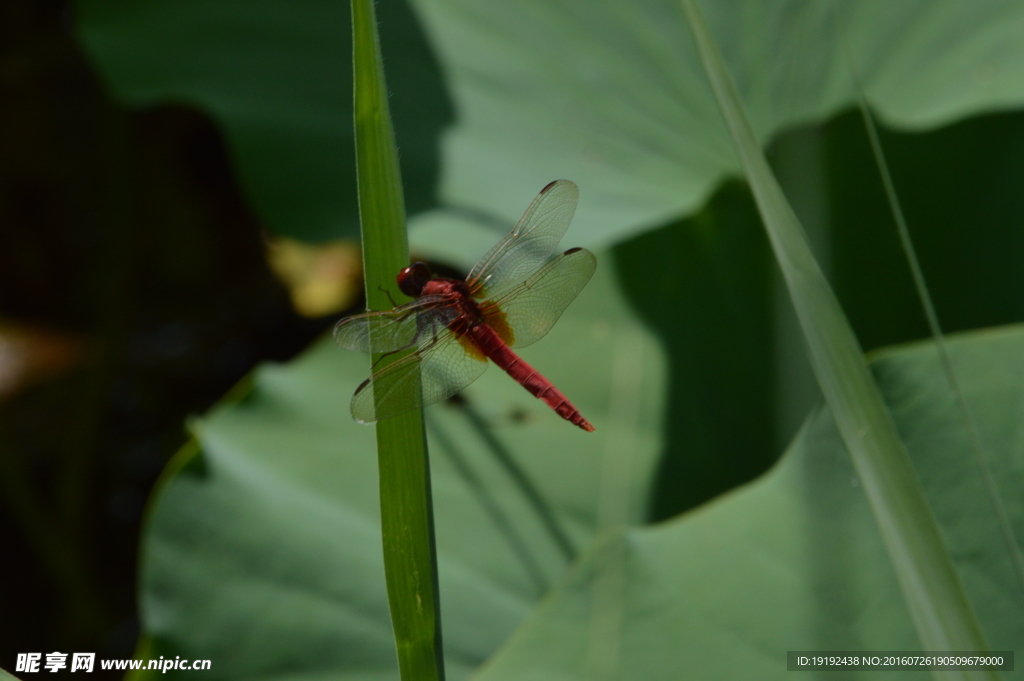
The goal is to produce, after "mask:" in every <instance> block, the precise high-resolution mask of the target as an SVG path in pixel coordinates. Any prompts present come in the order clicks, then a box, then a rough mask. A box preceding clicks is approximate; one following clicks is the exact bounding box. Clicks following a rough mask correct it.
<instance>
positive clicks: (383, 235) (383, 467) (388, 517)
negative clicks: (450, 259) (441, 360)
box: [352, 0, 444, 681]
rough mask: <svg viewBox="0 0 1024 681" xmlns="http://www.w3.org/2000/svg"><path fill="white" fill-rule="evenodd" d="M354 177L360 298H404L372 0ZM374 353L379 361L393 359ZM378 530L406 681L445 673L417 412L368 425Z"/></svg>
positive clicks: (362, 35)
mask: <svg viewBox="0 0 1024 681" xmlns="http://www.w3.org/2000/svg"><path fill="white" fill-rule="evenodd" d="M352 48H353V53H352V63H353V72H354V73H353V76H354V112H355V139H356V178H357V181H358V185H359V219H360V225H361V230H362V243H363V271H364V272H365V277H366V300H367V303H368V305H369V307H370V309H372V310H384V309H389V308H390V307H391V301H392V300H396V301H400V300H405V299H407V298H406V297H405V296H403V295H402V293H401V292H400V291H398V288H397V285H396V283H395V278H394V277H395V275H396V274H397V273H398V271H399V270H400V269H401V268H403V267H405V266H406V265H407V264H408V263H409V244H408V239H407V235H406V229H405V204H404V201H403V197H402V180H401V175H400V172H399V165H398V149H397V147H396V145H395V135H394V129H393V128H392V125H391V114H390V111H389V109H388V90H387V83H386V81H385V78H384V65H383V60H382V59H381V52H380V39H379V37H378V35H377V19H376V16H375V14H374V7H373V2H372V0H352ZM401 357H402V354H401V353H398V354H394V355H391V356H388V357H381V356H379V355H374V357H373V359H374V362H375V363H376V364H375V366H377V367H378V368H380V367H383V366H386V365H387V364H388V363H390V362H393V361H397V360H398V359H401ZM376 429H377V460H378V466H379V475H380V509H381V538H382V540H383V544H384V574H385V578H386V581H387V589H388V603H389V605H390V608H391V624H392V627H393V629H394V632H395V644H396V647H397V651H398V666H399V670H400V672H401V677H402V679H403V680H405V681H412V680H414V679H415V681H433V680H441V679H444V659H443V654H442V646H441V613H440V599H439V595H438V580H437V557H436V553H435V543H434V521H433V512H432V504H431V492H430V466H429V463H428V459H427V444H426V434H425V431H424V428H423V412H422V410H414V411H411V412H407V413H405V414H401V415H399V416H396V417H393V418H390V419H385V420H384V421H380V422H378V423H377V424H376Z"/></svg>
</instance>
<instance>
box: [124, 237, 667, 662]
mask: <svg viewBox="0 0 1024 681" xmlns="http://www.w3.org/2000/svg"><path fill="white" fill-rule="evenodd" d="M599 259H600V262H601V264H600V266H599V268H598V272H597V274H596V275H595V276H594V278H593V280H592V281H591V282H590V284H589V285H588V286H587V288H585V289H584V291H583V292H582V293H581V294H580V296H579V298H578V299H577V300H576V301H575V302H574V303H573V304H572V305H571V306H570V307H569V309H568V310H567V311H566V313H565V314H564V315H563V317H562V319H561V320H560V321H559V323H558V324H557V325H556V326H555V328H554V329H553V330H552V331H551V333H550V334H549V335H548V336H547V337H546V338H545V339H544V340H542V341H540V342H539V343H537V344H536V345H533V346H531V347H529V348H527V349H526V350H525V351H524V352H523V357H524V358H525V359H526V360H527V361H529V362H530V363H531V364H532V365H534V366H535V367H537V368H538V369H539V370H540V371H543V372H544V374H545V375H546V376H547V377H548V378H550V379H551V380H552V381H553V382H554V383H555V384H556V385H558V386H559V388H560V389H561V390H563V391H564V392H565V393H566V394H567V395H568V396H569V397H570V398H571V399H572V400H573V402H574V403H575V404H576V405H577V406H578V407H579V408H580V410H581V411H582V412H583V413H584V414H585V415H586V416H587V418H588V419H589V420H591V421H592V422H593V423H594V424H595V426H596V427H597V432H596V433H585V432H583V431H582V430H580V429H579V428H575V427H572V426H571V425H569V424H566V423H565V422H564V421H563V420H562V419H561V418H559V417H558V416H556V415H555V414H554V413H553V412H552V411H551V410H550V409H549V408H548V407H546V406H545V405H544V404H543V403H541V402H540V401H539V400H536V399H534V398H533V397H532V396H531V395H529V393H527V392H526V391H525V390H523V388H522V387H520V386H519V385H517V384H516V383H514V382H513V381H512V380H511V379H509V378H508V376H506V375H505V374H504V373H503V372H501V371H499V370H497V369H495V368H494V367H491V369H490V370H489V371H488V372H486V373H485V374H484V375H483V377H482V378H481V379H479V380H478V381H477V382H476V383H474V384H473V385H472V386H470V388H469V389H468V390H467V391H466V396H467V399H468V400H470V401H471V403H472V404H473V405H475V408H476V409H477V411H478V412H480V413H481V415H482V416H483V418H484V419H485V420H486V421H488V422H489V423H491V424H492V427H493V432H494V434H495V435H496V436H497V438H499V440H500V441H501V442H502V443H504V445H505V446H506V447H507V448H508V449H509V450H510V451H511V453H512V455H513V456H514V457H515V458H516V459H517V460H518V461H519V462H520V464H521V465H522V466H523V467H524V468H525V470H526V471H527V472H528V474H529V475H530V476H531V478H532V479H533V481H534V483H535V484H536V485H537V487H538V488H539V490H540V492H541V494H542V495H543V496H544V497H545V499H547V500H548V502H549V503H550V504H551V506H552V507H553V508H554V510H555V514H556V517H557V519H558V522H559V523H560V525H561V526H562V528H564V530H565V532H566V533H567V535H568V536H569V538H570V540H571V541H572V543H573V544H574V545H575V546H576V547H579V548H582V547H584V546H586V545H587V544H588V543H589V542H590V541H591V540H592V538H593V537H594V536H595V533H596V531H597V524H598V515H599V512H600V511H599V507H600V508H605V509H607V508H608V505H609V504H608V503H607V502H608V500H609V498H610V499H612V501H613V502H615V503H621V502H622V501H623V500H625V502H626V503H625V505H624V506H622V508H625V511H623V513H622V515H621V516H618V517H616V515H615V514H614V513H611V514H609V513H607V512H600V513H601V514H602V515H601V517H602V521H601V522H602V523H605V524H607V523H608V522H619V523H622V522H638V521H640V520H641V519H642V517H643V514H644V508H645V506H646V499H645V498H644V493H645V491H646V490H647V489H648V488H649V486H650V478H651V475H652V470H653V467H654V461H655V460H656V458H657V456H658V454H659V453H660V449H661V444H662V442H661V438H660V436H659V433H660V431H661V418H662V414H661V410H662V403H663V394H664V390H665V386H664V378H663V374H664V366H665V363H664V359H663V358H662V356H661V354H660V350H659V348H658V346H657V344H656V343H655V342H654V341H653V339H652V338H651V336H650V335H649V334H648V333H647V332H646V331H645V330H644V329H643V328H642V327H641V326H640V325H639V324H638V323H637V321H636V320H635V318H634V317H633V316H632V314H631V313H630V312H628V310H627V309H626V306H625V304H624V301H623V300H622V298H621V296H620V295H619V294H618V292H617V290H616V287H615V283H614V277H613V274H612V269H613V268H611V267H610V265H609V264H608V262H607V260H608V259H607V257H606V256H599ZM366 371H367V369H366V359H365V357H362V356H360V355H358V354H357V353H351V352H346V351H343V350H341V349H339V348H337V347H335V346H334V345H333V343H331V342H330V341H329V340H327V339H325V340H324V341H323V342H321V343H318V344H317V345H315V346H314V347H313V348H312V349H311V350H310V351H308V352H307V353H306V354H305V355H304V356H302V357H301V358H299V359H297V360H295V361H294V362H292V363H290V364H288V365H285V366H272V365H271V366H264V367H262V368H261V369H260V370H259V371H258V372H257V373H256V375H255V378H254V382H253V385H254V387H253V390H252V392H251V393H250V394H249V396H248V397H246V398H245V399H244V400H242V401H241V402H239V403H237V404H235V405H227V406H225V407H222V408H219V409H217V410H215V412H214V413H212V414H211V415H210V416H208V417H206V418H204V419H202V420H201V421H199V422H198V423H197V424H196V425H195V427H194V429H195V432H196V434H197V437H198V439H199V443H200V446H201V455H196V456H195V457H193V459H192V461H191V463H189V464H188V465H186V466H185V467H184V469H183V470H182V472H180V473H178V474H177V475H176V476H174V477H173V478H171V479H170V481H169V482H168V484H167V485H166V487H165V488H164V490H163V491H162V492H161V494H160V495H159V496H158V497H157V503H156V505H155V506H154V509H153V510H152V512H151V514H150V516H149V519H148V522H147V529H146V532H145V537H144V539H143V564H142V577H141V582H142V599H141V608H142V617H143V622H144V627H145V630H146V632H147V633H148V634H149V635H150V636H151V637H152V638H153V644H154V647H153V651H154V653H155V654H156V655H164V656H167V655H181V656H182V657H186V656H187V657H189V658H208V659H210V660H212V669H211V671H210V672H208V673H207V675H208V676H210V678H211V679H215V678H223V679H251V678H265V679H298V678H309V679H312V678H328V677H330V678H346V679H350V678H351V679H380V678H395V676H396V675H397V668H396V663H395V653H394V642H393V638H392V633H391V624H390V620H389V616H388V604H387V597H386V593H385V588H384V575H383V564H382V562H381V539H380V525H379V510H378V505H377V503H378V500H377V463H376V458H375V456H374V447H373V430H372V429H371V428H368V427H365V426H360V425H358V424H356V423H354V422H352V420H351V418H350V417H349V414H348V401H349V398H350V396H351V393H352V391H353V390H354V389H355V387H356V386H357V385H358V384H359V382H360V381H362V379H363V378H364V377H365V375H366ZM426 416H427V419H428V432H431V433H432V434H434V435H436V434H437V432H438V431H440V432H441V433H442V434H443V435H444V439H445V440H446V442H447V443H448V444H449V445H450V443H452V442H454V443H455V445H456V446H457V448H458V451H457V452H453V451H452V450H451V447H450V446H449V447H446V446H445V444H443V443H442V442H441V439H440V438H437V437H436V436H435V437H433V438H432V441H431V447H430V449H431V469H432V478H433V497H434V506H435V520H436V531H437V540H438V564H439V572H440V585H441V599H442V618H443V626H444V640H445V652H446V671H447V673H448V675H449V676H450V677H451V678H464V677H465V676H466V675H467V673H468V672H469V670H471V669H473V668H475V667H477V666H478V665H479V664H481V663H482V662H483V661H484V660H485V659H486V658H487V657H488V656H489V655H490V654H491V653H492V652H493V651H494V650H496V649H497V648H498V647H499V646H500V645H501V644H502V642H503V641H504V640H505V639H506V638H507V637H508V636H509V635H510V634H511V633H512V631H513V630H514V629H515V628H516V626H518V624H519V623H520V622H521V621H522V619H523V618H524V617H525V616H526V615H527V614H528V612H529V611H530V609H531V608H532V607H533V606H534V604H535V603H536V602H537V600H538V599H539V598H540V597H541V596H542V594H543V593H544V591H545V590H546V589H547V588H549V587H552V586H554V585H555V584H556V583H557V581H558V580H559V579H560V578H561V577H562V575H563V574H564V572H565V570H566V568H567V564H566V559H565V557H564V555H563V553H562V551H561V550H560V548H559V546H558V545H557V544H556V542H555V541H554V540H553V539H552V537H551V534H550V533H549V532H548V530H547V528H545V526H544V525H543V523H542V521H541V520H540V518H539V517H538V515H537V513H536V512H535V510H534V508H533V507H532V506H531V505H530V504H529V503H528V501H527V500H526V499H525V498H524V497H523V495H522V494H521V492H520V491H519V488H518V487H517V486H516V485H514V484H513V483H512V482H511V481H510V479H509V477H508V475H507V474H506V473H505V471H504V469H503V468H502V467H501V466H500V465H499V463H498V462H497V461H496V460H495V459H494V457H493V455H492V454H491V452H490V451H489V450H488V449H487V447H486V446H485V445H484V444H483V442H482V441H481V438H480V437H479V435H478V434H477V432H476V431H475V430H474V429H473V428H472V427H471V425H470V424H469V422H468V421H467V419H466V418H465V416H464V415H463V414H462V413H461V411H459V410H458V409H457V408H455V407H452V406H449V405H444V404H442V405H437V406H433V407H430V408H428V409H427V411H426ZM453 454H460V455H461V458H462V459H463V460H464V461H465V462H468V465H469V467H470V468H471V469H472V471H473V472H474V477H475V479H476V480H477V483H478V484H480V485H482V487H483V489H484V490H485V491H486V493H487V495H488V497H489V498H490V499H492V500H493V501H494V503H495V504H496V505H497V506H498V508H499V509H500V510H501V511H502V513H503V514H504V516H505V517H506V518H507V519H508V520H509V522H510V523H511V526H512V528H513V531H514V533H515V535H516V536H517V537H518V538H519V539H520V540H521V543H522V545H524V546H525V547H526V549H527V554H526V555H525V556H524V555H522V554H520V553H517V551H516V549H515V546H513V544H512V543H510V542H509V541H508V540H507V538H506V537H507V535H505V534H503V533H502V528H501V527H499V526H498V525H497V524H496V523H495V522H494V521H493V519H492V516H490V515H489V514H488V512H487V509H486V508H485V507H483V506H482V505H481V504H480V502H479V498H478V496H477V489H474V487H473V485H471V484H470V481H468V479H467V478H466V477H465V476H464V475H463V474H461V473H460V472H459V470H460V469H459V466H457V465H456V463H455V462H454V459H453V458H452V456H453ZM609 470H610V471H612V472H616V471H617V474H616V475H609V473H608V471H609ZM623 471H624V472H623ZM616 500H617V501H616ZM602 504H603V505H602ZM613 507H614V504H613ZM170 674H173V672H171V673H170Z"/></svg>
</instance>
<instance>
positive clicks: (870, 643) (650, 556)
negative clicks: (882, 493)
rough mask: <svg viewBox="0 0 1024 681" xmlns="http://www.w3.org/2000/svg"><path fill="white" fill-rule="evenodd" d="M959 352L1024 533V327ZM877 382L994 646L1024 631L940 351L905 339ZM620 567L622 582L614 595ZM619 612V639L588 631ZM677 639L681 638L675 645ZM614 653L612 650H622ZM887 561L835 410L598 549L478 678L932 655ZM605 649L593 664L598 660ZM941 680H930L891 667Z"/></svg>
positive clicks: (765, 672)
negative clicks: (715, 495) (694, 506)
mask: <svg viewBox="0 0 1024 681" xmlns="http://www.w3.org/2000/svg"><path fill="white" fill-rule="evenodd" d="M950 351H951V353H952V356H953V358H954V360H955V362H956V365H957V367H958V368H959V369H960V370H961V372H962V373H961V375H962V376H963V377H964V379H965V380H964V382H963V384H962V386H963V388H964V393H965V397H966V399H967V400H968V402H969V403H970V404H971V407H972V412H973V413H975V414H978V415H979V419H978V423H979V427H980V430H981V435H982V438H983V440H984V442H985V446H986V448H987V450H988V451H989V452H991V466H992V469H993V472H994V474H995V476H996V478H997V479H998V480H999V487H1000V491H1001V493H1002V494H1003V498H1004V499H1006V500H1007V510H1008V512H1009V514H1010V517H1011V522H1012V523H1013V525H1014V527H1015V528H1016V529H1017V531H1018V533H1019V532H1021V531H1024V504H1022V503H1021V499H1024V466H1022V465H1021V464H1022V463H1024V451H1022V449H1021V447H1020V445H1019V443H1020V442H1021V441H1022V437H1024V431H1022V423H1021V421H1020V418H1019V405H1020V403H1021V401H1022V400H1024V392H1022V390H1024V389H1022V386H1024V359H1022V358H1024V327H1021V326H1013V327H1006V328H1002V329H994V330H987V331H982V332H976V333H971V334H965V335H963V336H960V337H957V338H954V339H952V342H951V343H950ZM873 369H874V373H875V376H876V378H877V379H878V381H879V384H880V386H881V388H882V390H883V392H884V394H885V397H886V400H887V401H888V403H889V407H890V409H891V410H892V413H893V416H894V417H895V420H896V423H897V425H898V427H899V429H900V433H901V435H902V437H903V439H904V441H905V442H906V444H907V447H908V449H909V451H910V454H911V457H912V458H913V459H914V463H915V464H916V466H915V467H916V469H917V470H918V472H919V474H920V478H921V482H922V484H923V486H924V488H925V491H926V494H927V497H928V500H929V503H930V505H931V507H932V508H933V509H934V512H935V515H936V518H937V520H938V522H939V524H940V526H941V528H942V531H943V534H944V538H945V540H946V543H947V545H948V546H949V549H950V552H951V554H952V555H953V556H955V557H956V563H957V567H958V568H959V573H960V576H961V578H962V580H963V583H964V587H965V588H966V590H967V592H968V593H969V595H970V596H971V600H972V602H973V604H974V607H975V609H976V612H977V616H978V618H979V620H980V621H981V623H982V624H983V626H984V628H985V633H986V635H987V637H988V643H989V645H990V646H991V649H992V650H1013V649H1014V647H1015V646H1018V645H1019V643H1020V641H1021V640H1022V639H1024V620H1022V619H1021V617H1020V603H1021V599H1020V596H1021V594H1020V589H1019V586H1018V584H1017V580H1016V577H1015V575H1014V573H1013V568H1012V565H1011V563H1010V561H1009V560H1008V559H1007V556H1006V551H1005V544H1003V542H1002V541H1001V539H1000V536H999V530H998V528H997V527H996V526H995V524H994V523H993V522H992V512H991V503H990V500H989V498H988V496H987V494H986V490H985V486H984V484H983V482H982V481H981V480H980V479H979V476H978V475H977V472H976V469H975V468H976V466H975V462H974V461H973V460H972V459H971V457H966V456H964V455H963V451H964V450H965V449H967V448H968V447H969V446H970V445H969V439H968V438H969V435H968V432H967V430H966V428H964V427H963V421H962V419H960V418H959V416H958V412H957V410H956V407H955V405H954V403H953V400H952V397H951V396H950V394H949V388H948V383H947V380H946V377H945V375H944V374H943V372H942V370H941V367H940V365H939V361H938V354H937V353H936V351H935V347H934V345H933V344H931V343H930V342H929V343H920V344H915V345H913V346H909V347H902V348H896V349H889V350H886V351H884V352H883V353H881V354H880V355H879V356H878V358H877V359H876V360H875V362H874V363H873ZM608 573H621V577H620V578H619V579H620V580H621V582H620V585H619V587H620V588H619V590H618V591H617V592H616V593H613V594H612V597H611V598H609V599H606V600H600V599H599V597H598V596H599V593H600V592H599V591H598V588H599V584H600V582H601V580H602V579H603V578H606V576H607V575H608ZM609 609H610V610H617V611H618V612H619V613H620V616H619V619H618V624H619V628H618V629H617V630H615V631H613V632H612V634H613V636H612V638H611V640H608V639H606V638H602V637H598V636H594V630H593V628H592V627H589V626H588V623H589V622H591V621H593V619H595V618H597V617H600V616H601V615H600V613H601V612H602V611H608V610H609ZM667 641H671V645H667V644H666V642H667ZM608 646H615V648H616V651H617V652H616V655H614V656H613V659H611V660H609V659H608V656H607V653H606V648H607V647H608ZM919 648H920V642H919V640H918V638H917V635H916V633H915V631H914V628H913V626H912V624H911V620H910V616H909V613H908V612H907V610H906V606H905V605H904V599H903V598H902V596H901V595H900V589H899V586H898V584H897V582H896V577H895V574H894V573H893V570H892V565H891V562H890V559H889V556H888V554H887V552H886V550H885V547H884V546H883V544H882V541H881V538H880V536H879V533H878V529H877V526H876V521H875V519H874V518H873V517H872V513H871V510H870V508H869V506H868V503H867V499H866V498H865V496H864V493H863V490H862V489H861V486H860V484H859V478H858V476H857V474H856V472H855V471H854V469H853V466H852V463H851V462H850V458H849V455H848V454H847V453H846V451H845V447H844V446H843V442H842V440H841V439H840V437H839V433H838V431H837V430H836V427H835V423H834V422H833V420H832V416H831V413H830V412H829V411H828V409H826V408H819V409H816V410H815V411H814V412H813V413H812V414H811V415H810V417H809V418H808V419H807V422H806V423H805V425H804V427H803V428H802V429H801V432H800V434H799V436H798V437H797V439H796V441H795V442H794V443H793V445H792V446H791V447H790V448H789V450H788V451H787V452H786V454H785V456H783V458H782V460H781V461H780V462H779V465H778V466H776V467H775V468H774V469H772V471H771V472H770V473H769V474H767V475H765V476H764V477H762V478H760V479H759V480H757V481H756V482H753V483H751V484H750V485H747V486H745V487H743V488H741V489H738V490H735V491H733V492H731V493H730V494H728V495H725V496H724V497H722V498H720V499H718V500H716V501H714V502H712V503H711V504H708V505H707V506H704V507H702V508H700V509H698V510H696V511H693V512H692V513H688V514H686V515H683V516H681V517H679V518H677V519H675V520H672V521H670V522H667V523H662V524H659V525H654V526H651V527H646V528H636V529H632V530H629V531H628V532H625V533H624V534H623V533H616V534H612V535H610V536H608V537H606V538H605V541H604V542H603V543H599V544H598V545H597V546H596V547H595V548H594V549H593V550H592V551H591V552H590V553H589V554H588V555H587V557H586V559H585V560H584V561H582V562H581V563H580V564H579V565H578V566H577V567H576V569H575V570H574V571H573V574H572V576H571V577H570V578H569V579H567V580H566V582H564V583H563V584H562V585H561V586H560V587H559V589H558V591H557V592H556V593H555V594H553V595H552V597H551V598H550V599H549V600H547V601H546V602H545V603H544V604H542V605H541V607H540V608H539V609H538V610H537V611H535V612H534V613H533V614H532V615H531V617H530V619H529V620H528V621H527V623H526V624H525V625H524V626H523V627H522V628H520V629H519V630H518V631H517V632H516V635H515V636H514V637H513V638H512V639H511V640H510V641H509V643H508V645H507V646H505V647H504V648H503V649H502V650H501V651H500V652H499V653H498V654H497V655H496V656H495V657H494V658H493V659H492V660H491V661H490V662H489V663H488V665H487V667H486V669H485V670H484V672H483V673H482V674H480V675H479V677H478V678H480V679H481V680H487V681H497V680H498V679H523V678H530V679H538V678H551V679H555V678H557V679H566V680H569V679H593V678H635V679H651V680H660V679H666V680H667V679H678V678H679V674H680V670H681V669H685V670H687V673H688V674H691V675H693V676H694V677H697V678H703V679H735V678H759V679H772V678H778V679H781V678H788V677H789V676H790V675H791V674H792V672H787V671H786V666H785V665H786V660H785V657H786V651H787V650H805V649H806V650H851V651H854V650H883V649H892V650H918V649H919ZM595 658H597V659H601V660H602V663H603V664H602V666H601V667H600V668H598V669H595V668H594V667H593V665H592V662H593V660H594V659H595ZM872 676H874V677H877V678H893V679H895V678H901V679H902V678H921V679H926V678H931V676H930V672H908V671H889V672H875V673H873V674H872Z"/></svg>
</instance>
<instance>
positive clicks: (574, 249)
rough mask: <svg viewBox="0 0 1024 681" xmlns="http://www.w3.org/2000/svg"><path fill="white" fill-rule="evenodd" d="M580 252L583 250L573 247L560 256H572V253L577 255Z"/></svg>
mask: <svg viewBox="0 0 1024 681" xmlns="http://www.w3.org/2000/svg"><path fill="white" fill-rule="evenodd" d="M582 250H583V248H581V247H580V246H574V247H573V248H570V249H569V250H568V251H566V252H565V253H563V254H562V255H572V254H573V253H579V252H580V251H582Z"/></svg>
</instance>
